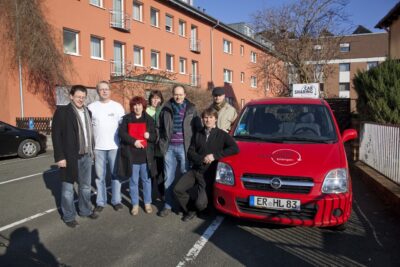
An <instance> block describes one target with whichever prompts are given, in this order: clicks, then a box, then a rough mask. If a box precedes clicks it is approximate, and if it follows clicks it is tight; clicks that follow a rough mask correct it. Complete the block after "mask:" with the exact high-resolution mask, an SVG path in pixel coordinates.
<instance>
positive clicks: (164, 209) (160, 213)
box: [158, 208, 171, 217]
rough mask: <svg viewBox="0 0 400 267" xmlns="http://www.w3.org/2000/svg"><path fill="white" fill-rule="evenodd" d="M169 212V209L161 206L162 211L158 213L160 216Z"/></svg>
mask: <svg viewBox="0 0 400 267" xmlns="http://www.w3.org/2000/svg"><path fill="white" fill-rule="evenodd" d="M170 213H171V209H166V208H163V209H162V211H160V212H159V213H158V216H160V217H167V216H168V215H169V214H170Z"/></svg>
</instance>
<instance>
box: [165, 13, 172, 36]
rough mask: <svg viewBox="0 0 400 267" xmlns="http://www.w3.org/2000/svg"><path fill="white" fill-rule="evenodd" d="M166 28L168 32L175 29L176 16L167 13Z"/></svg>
mask: <svg viewBox="0 0 400 267" xmlns="http://www.w3.org/2000/svg"><path fill="white" fill-rule="evenodd" d="M165 30H166V31H167V32H173V30H174V18H173V17H172V16H170V15H165Z"/></svg>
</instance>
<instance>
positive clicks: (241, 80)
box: [240, 72, 244, 83]
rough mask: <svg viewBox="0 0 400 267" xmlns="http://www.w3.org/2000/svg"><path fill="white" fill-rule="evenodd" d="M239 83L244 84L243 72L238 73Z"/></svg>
mask: <svg viewBox="0 0 400 267" xmlns="http://www.w3.org/2000/svg"><path fill="white" fill-rule="evenodd" d="M240 82H241V83H244V72H241V73H240Z"/></svg>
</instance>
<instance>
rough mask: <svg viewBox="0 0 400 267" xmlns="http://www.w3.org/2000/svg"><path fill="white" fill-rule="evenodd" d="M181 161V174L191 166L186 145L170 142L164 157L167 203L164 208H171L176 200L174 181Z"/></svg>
mask: <svg viewBox="0 0 400 267" xmlns="http://www.w3.org/2000/svg"><path fill="white" fill-rule="evenodd" d="M178 162H179V169H180V173H181V175H182V174H184V173H185V172H186V171H187V170H188V167H189V162H188V160H187V159H186V153H185V146H184V145H183V144H179V145H175V144H170V145H169V146H168V149H167V153H165V158H164V175H165V182H164V187H165V205H164V208H166V209H171V208H172V206H173V202H174V196H173V194H174V193H173V183H174V182H175V171H176V167H177V165H178Z"/></svg>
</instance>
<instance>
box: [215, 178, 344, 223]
mask: <svg viewBox="0 0 400 267" xmlns="http://www.w3.org/2000/svg"><path fill="white" fill-rule="evenodd" d="M249 196H264V197H274V198H279V197H280V196H277V195H276V194H274V195H268V192H263V191H249V190H243V189H238V188H236V187H234V186H227V185H222V184H218V183H216V184H215V186H214V205H215V207H216V208H217V210H219V211H221V212H223V213H226V214H229V215H231V216H234V217H238V218H243V219H249V220H256V221H263V222H267V223H276V224H284V225H299V226H300V225H301V226H316V227H328V226H336V225H340V224H343V223H345V222H346V221H347V220H348V219H349V217H350V213H351V206H352V194H351V193H342V194H321V195H319V196H317V197H315V196H310V195H291V196H289V197H288V196H285V197H282V198H289V199H297V200H300V201H301V209H300V211H283V210H272V209H263V208H255V207H251V206H250V205H249Z"/></svg>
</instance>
